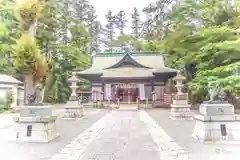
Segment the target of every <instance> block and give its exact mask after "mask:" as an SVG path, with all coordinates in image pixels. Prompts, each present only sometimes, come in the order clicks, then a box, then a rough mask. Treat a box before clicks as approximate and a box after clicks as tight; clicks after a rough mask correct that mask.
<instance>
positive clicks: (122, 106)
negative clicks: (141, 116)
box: [119, 103, 138, 111]
mask: <svg viewBox="0 0 240 160" xmlns="http://www.w3.org/2000/svg"><path fill="white" fill-rule="evenodd" d="M119 110H132V111H138V104H137V103H133V104H122V103H120V105H119Z"/></svg>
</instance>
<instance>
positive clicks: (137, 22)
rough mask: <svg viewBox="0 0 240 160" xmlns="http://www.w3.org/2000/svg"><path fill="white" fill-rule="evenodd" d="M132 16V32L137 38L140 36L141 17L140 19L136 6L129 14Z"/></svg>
mask: <svg viewBox="0 0 240 160" xmlns="http://www.w3.org/2000/svg"><path fill="white" fill-rule="evenodd" d="M131 16H132V26H131V28H132V34H133V35H134V36H135V37H136V38H139V36H140V31H141V26H142V24H141V19H140V13H139V11H138V9H137V8H136V7H134V9H133V13H132V14H131Z"/></svg>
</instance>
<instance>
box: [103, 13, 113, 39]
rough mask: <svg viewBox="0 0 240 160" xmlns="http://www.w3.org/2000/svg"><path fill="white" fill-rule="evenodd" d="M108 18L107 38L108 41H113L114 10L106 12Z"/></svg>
mask: <svg viewBox="0 0 240 160" xmlns="http://www.w3.org/2000/svg"><path fill="white" fill-rule="evenodd" d="M105 17H106V19H107V24H106V26H105V27H106V32H107V33H106V34H107V39H108V41H112V40H113V38H114V33H115V32H114V20H115V19H114V16H113V14H112V11H111V10H109V11H108V13H107V14H106V16H105Z"/></svg>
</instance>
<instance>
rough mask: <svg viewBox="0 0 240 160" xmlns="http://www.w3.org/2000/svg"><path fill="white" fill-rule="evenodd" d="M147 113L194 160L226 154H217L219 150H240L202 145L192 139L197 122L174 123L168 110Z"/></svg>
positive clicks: (236, 146) (236, 147) (235, 147)
mask: <svg viewBox="0 0 240 160" xmlns="http://www.w3.org/2000/svg"><path fill="white" fill-rule="evenodd" d="M147 113H148V114H149V116H150V117H151V118H152V119H154V121H155V122H156V123H157V124H158V125H159V126H161V128H162V129H163V130H164V131H165V132H166V133H167V134H168V135H169V136H170V137H171V138H172V139H173V140H174V141H175V142H176V143H177V144H178V145H179V146H181V147H182V148H183V150H184V151H185V152H186V153H187V154H188V155H189V157H190V158H191V159H192V160H208V159H210V158H211V157H213V156H214V155H217V154H224V153H217V152H218V150H219V149H220V150H222V149H227V150H230V151H232V152H236V151H234V150H238V151H239V150H240V145H238V144H232V145H231V144H202V143H201V142H199V141H198V140H196V139H194V138H193V137H192V133H193V129H194V125H195V121H194V120H192V121H173V120H171V119H170V118H169V115H170V113H169V110H167V109H149V110H147ZM217 156H219V155H217ZM212 160H213V159H212ZM214 160H215V159H214ZM216 160H217V159H216Z"/></svg>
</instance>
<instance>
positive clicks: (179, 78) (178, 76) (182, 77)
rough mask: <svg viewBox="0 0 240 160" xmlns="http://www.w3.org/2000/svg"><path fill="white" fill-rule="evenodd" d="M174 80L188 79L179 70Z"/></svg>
mask: <svg viewBox="0 0 240 160" xmlns="http://www.w3.org/2000/svg"><path fill="white" fill-rule="evenodd" d="M173 80H175V81H177V80H186V77H184V76H182V75H181V72H180V71H177V75H176V76H175V77H174V78H173Z"/></svg>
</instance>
